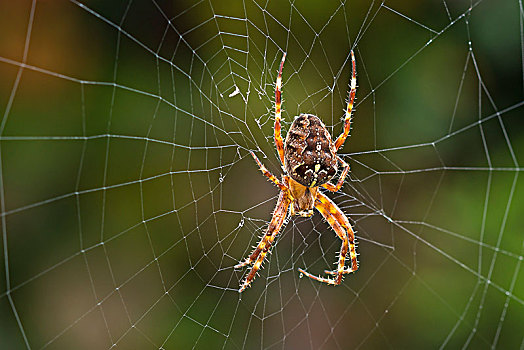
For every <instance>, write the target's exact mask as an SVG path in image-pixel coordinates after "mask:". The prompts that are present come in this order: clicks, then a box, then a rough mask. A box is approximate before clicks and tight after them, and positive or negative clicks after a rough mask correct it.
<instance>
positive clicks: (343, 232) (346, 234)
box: [298, 193, 358, 285]
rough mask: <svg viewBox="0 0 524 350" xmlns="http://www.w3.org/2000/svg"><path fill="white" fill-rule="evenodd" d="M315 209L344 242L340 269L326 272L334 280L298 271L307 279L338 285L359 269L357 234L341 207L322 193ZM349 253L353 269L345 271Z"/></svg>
mask: <svg viewBox="0 0 524 350" xmlns="http://www.w3.org/2000/svg"><path fill="white" fill-rule="evenodd" d="M315 208H317V210H318V211H319V212H320V214H322V216H323V217H324V218H325V219H326V220H327V222H328V223H329V225H330V226H331V227H332V228H333V230H334V231H335V232H336V234H337V236H338V237H339V238H340V239H341V240H342V246H341V248H340V254H339V258H338V268H337V270H335V271H325V273H327V274H330V275H335V277H334V278H326V277H319V276H315V275H312V274H310V273H309V272H306V271H305V270H304V269H298V270H299V271H300V272H301V273H303V274H304V275H306V276H307V277H309V278H311V279H314V280H316V281H319V282H323V283H327V284H333V285H338V284H340V282H342V276H343V275H344V274H347V273H351V272H355V271H356V270H357V269H358V262H357V252H356V249H355V233H354V231H353V229H352V228H351V224H350V223H349V220H348V219H347V217H346V216H345V215H344V213H342V211H341V210H340V208H339V207H337V206H336V204H335V203H334V202H333V201H331V200H330V199H329V198H328V197H326V196H325V195H323V194H322V193H319V194H318V197H317V200H316V203H315ZM348 252H349V255H350V259H351V268H348V269H345V268H344V266H345V260H346V256H347V254H348Z"/></svg>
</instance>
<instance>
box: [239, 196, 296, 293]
mask: <svg viewBox="0 0 524 350" xmlns="http://www.w3.org/2000/svg"><path fill="white" fill-rule="evenodd" d="M290 202H291V200H290V198H289V196H288V194H287V191H281V192H280V196H279V197H278V201H277V205H276V207H275V211H274V212H273V217H272V218H271V222H270V223H269V226H268V228H267V231H266V234H265V235H264V236H263V237H262V239H261V240H260V243H258V246H257V247H256V248H255V250H254V251H253V253H251V255H250V256H249V257H248V258H247V259H246V260H245V261H243V262H241V263H239V264H237V265H236V266H235V268H240V267H244V266H246V265H250V264H253V263H254V264H253V267H252V268H251V271H249V274H248V275H247V277H246V279H245V280H244V282H242V284H241V285H240V289H239V290H238V292H239V293H242V292H243V291H244V290H245V289H246V288H247V287H249V285H250V284H251V282H252V281H253V280H254V279H255V276H256V273H257V271H258V270H259V269H260V266H261V265H262V262H263V261H264V258H265V257H266V254H267V253H268V251H269V249H270V248H271V245H272V244H273V241H274V240H275V238H276V236H277V235H278V232H279V231H280V229H281V228H282V225H283V224H284V220H285V219H286V216H287V210H288V208H289V203H290Z"/></svg>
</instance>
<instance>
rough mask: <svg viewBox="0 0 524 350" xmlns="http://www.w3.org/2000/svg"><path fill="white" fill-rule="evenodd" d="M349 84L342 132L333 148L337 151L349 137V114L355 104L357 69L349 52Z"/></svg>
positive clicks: (352, 54)
mask: <svg viewBox="0 0 524 350" xmlns="http://www.w3.org/2000/svg"><path fill="white" fill-rule="evenodd" d="M351 67H352V74H351V84H350V90H349V100H348V105H347V107H346V117H345V118H344V131H342V134H341V135H340V136H339V137H338V138H337V140H336V141H335V148H336V149H337V150H338V149H339V148H340V147H341V146H342V145H343V144H344V141H346V138H347V137H348V135H349V129H350V128H351V112H352V111H353V103H354V102H355V94H356V92H357V68H356V64H355V54H354V53H353V50H351Z"/></svg>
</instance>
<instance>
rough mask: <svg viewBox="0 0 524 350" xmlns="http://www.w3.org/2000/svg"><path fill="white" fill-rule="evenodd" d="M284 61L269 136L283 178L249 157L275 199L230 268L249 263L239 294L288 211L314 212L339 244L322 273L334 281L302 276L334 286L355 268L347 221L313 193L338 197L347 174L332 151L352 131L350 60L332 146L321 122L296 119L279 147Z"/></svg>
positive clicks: (323, 197)
mask: <svg viewBox="0 0 524 350" xmlns="http://www.w3.org/2000/svg"><path fill="white" fill-rule="evenodd" d="M285 59H286V54H285V53H284V55H283V56H282V61H281V62H280V69H279V71H278V77H277V81H276V89H275V90H276V91H275V136H274V137H275V145H276V148H277V151H278V155H279V157H280V161H281V163H282V164H283V165H284V170H285V174H283V175H282V180H278V179H277V178H276V177H275V176H274V175H273V174H271V173H270V172H269V171H268V170H267V169H266V167H265V166H264V165H263V164H262V163H261V162H260V160H258V158H257V156H256V155H255V154H254V153H253V152H251V155H252V156H253V158H254V159H255V161H256V162H257V164H258V166H259V167H260V171H262V173H263V174H264V175H265V176H267V177H268V178H269V179H270V180H271V181H272V182H273V183H275V185H277V186H278V187H279V188H280V195H279V197H278V201H277V205H276V207H275V211H274V212H273V217H272V218H271V222H270V223H269V226H268V228H267V231H266V233H265V235H264V236H263V237H262V239H261V240H260V243H259V244H258V246H257V247H256V248H255V250H254V251H253V253H252V254H251V255H250V256H249V257H248V258H247V259H246V260H244V261H243V262H240V263H239V264H237V265H236V266H235V268H240V267H244V266H246V265H251V264H253V267H252V268H251V271H250V272H249V274H248V275H247V277H246V279H245V280H244V281H243V282H242V284H241V285H240V289H239V290H238V291H239V292H242V291H244V290H245V289H246V288H247V287H249V285H250V284H251V282H252V281H253V280H254V279H255V276H256V273H257V271H258V270H259V269H260V266H261V265H262V262H263V261H264V258H265V256H266V254H267V253H268V251H269V249H270V248H271V245H272V244H273V241H274V240H275V238H276V236H277V235H278V232H279V231H280V228H281V227H282V225H283V223H284V220H285V218H286V216H287V213H288V209H289V211H290V214H291V215H300V216H304V217H309V216H311V215H313V207H315V208H316V209H317V210H318V211H319V212H320V214H322V216H323V217H324V218H325V219H326V220H327V222H328V223H329V225H330V226H331V227H332V228H333V230H335V232H336V234H337V236H338V237H339V238H340V239H341V240H342V247H341V249H340V254H339V258H338V268H337V269H336V270H334V271H327V270H326V271H325V273H326V274H329V275H333V276H334V277H333V278H326V277H318V276H315V275H312V274H310V273H309V272H306V271H305V270H303V269H298V270H299V271H300V272H301V273H302V274H304V275H306V276H307V277H309V278H312V279H314V280H316V281H319V282H324V283H327V284H332V285H338V284H340V282H342V276H343V275H344V274H347V273H351V272H354V271H356V270H357V269H358V263H357V253H356V250H355V233H354V232H353V229H352V228H351V224H350V223H349V220H348V218H347V217H346V216H345V215H344V213H343V212H342V210H340V208H338V207H337V205H336V204H335V203H333V201H331V199H329V198H328V197H327V196H326V195H324V194H323V193H322V192H320V191H319V190H318V188H319V187H320V186H321V187H323V188H325V189H327V190H329V191H331V192H337V191H338V190H339V189H340V188H341V187H342V185H343V184H344V179H345V177H346V175H347V173H348V171H349V165H348V164H347V163H346V162H345V161H344V160H343V159H342V158H340V157H339V156H338V155H337V150H338V149H339V148H340V147H341V146H342V145H343V144H344V141H345V140H346V138H347V136H348V134H349V129H350V126H351V111H352V110H353V102H354V100H355V93H356V90H357V77H356V75H357V72H356V67H355V55H354V54H353V51H351V65H352V76H351V90H350V92H349V100H348V104H347V108H346V117H345V119H344V131H343V132H342V134H341V135H340V136H339V137H338V138H337V139H336V141H335V142H333V141H332V140H331V135H330V134H329V131H328V130H327V129H326V126H325V125H324V123H322V121H321V120H320V119H319V118H318V117H317V116H315V115H312V114H300V116H298V117H296V118H295V120H294V121H293V124H291V127H290V129H289V131H288V133H287V137H286V142H285V143H283V142H282V135H281V131H280V129H281V126H280V119H281V101H282V100H281V89H282V68H283V67H284V61H285ZM338 162H340V164H342V166H343V170H342V174H341V175H340V178H339V180H338V182H337V184H336V185H333V184H332V183H330V182H328V181H329V180H331V178H333V177H334V176H335V174H336V173H337V170H338ZM348 251H349V255H350V259H351V267H350V268H349V267H348V268H345V264H344V262H345V259H346V255H347V254H348Z"/></svg>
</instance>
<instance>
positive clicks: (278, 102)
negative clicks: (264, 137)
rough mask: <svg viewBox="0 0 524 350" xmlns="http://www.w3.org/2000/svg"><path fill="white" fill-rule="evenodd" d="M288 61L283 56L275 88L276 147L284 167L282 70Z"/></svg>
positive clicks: (284, 55)
mask: <svg viewBox="0 0 524 350" xmlns="http://www.w3.org/2000/svg"><path fill="white" fill-rule="evenodd" d="M285 60H286V53H285V52H284V54H283V55H282V61H281V62H280V68H279V70H278V77H277V82H276V84H275V85H276V87H275V146H276V147H277V151H278V156H279V158H280V162H281V163H282V165H284V141H283V140H282V125H281V122H280V120H281V117H282V68H284V61H285Z"/></svg>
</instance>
